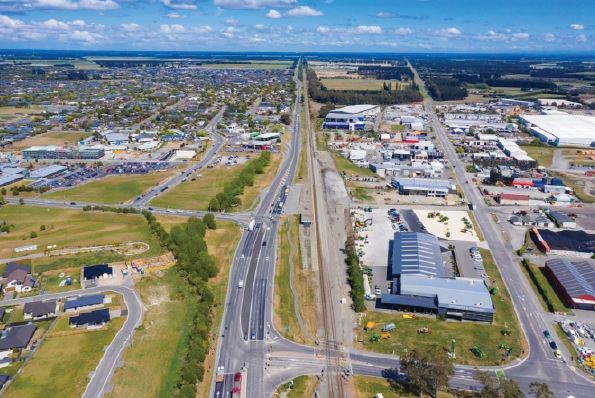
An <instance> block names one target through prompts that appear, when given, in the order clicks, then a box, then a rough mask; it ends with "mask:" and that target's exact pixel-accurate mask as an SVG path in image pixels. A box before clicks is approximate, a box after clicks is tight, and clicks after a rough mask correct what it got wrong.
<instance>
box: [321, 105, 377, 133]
mask: <svg viewBox="0 0 595 398" xmlns="http://www.w3.org/2000/svg"><path fill="white" fill-rule="evenodd" d="M379 110H380V108H379V107H378V105H350V106H346V107H343V108H339V109H335V110H334V111H331V112H329V113H328V114H327V115H326V117H325V118H324V123H323V125H322V126H323V127H324V128H326V129H349V130H363V129H364V127H365V126H366V119H367V118H368V117H370V116H372V115H375V114H377V113H378V112H379Z"/></svg>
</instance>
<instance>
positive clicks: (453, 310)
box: [380, 232, 494, 322]
mask: <svg viewBox="0 0 595 398" xmlns="http://www.w3.org/2000/svg"><path fill="white" fill-rule="evenodd" d="M389 271H390V272H389V274H390V276H391V278H392V279H393V285H392V291H391V293H384V294H382V296H381V298H380V305H382V306H384V307H388V308H392V309H396V310H404V311H414V312H424V313H433V314H436V315H438V316H444V317H446V318H450V319H458V320H470V321H484V322H492V321H493V319H494V306H493V304H492V298H491V296H490V293H489V291H488V288H487V286H486V285H485V283H484V281H483V280H481V279H474V278H455V277H446V276H445V275H446V272H445V269H444V264H443V262H442V255H441V249H440V244H439V242H438V238H436V237H435V236H433V235H430V234H425V233H419V232H400V233H399V232H397V233H395V237H394V240H393V254H392V257H391V261H390V270H389Z"/></svg>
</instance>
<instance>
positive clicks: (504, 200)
mask: <svg viewBox="0 0 595 398" xmlns="http://www.w3.org/2000/svg"><path fill="white" fill-rule="evenodd" d="M496 199H497V201H498V203H500V204H501V205H511V206H528V205H529V195H518V194H514V193H501V194H498V196H497V197H496Z"/></svg>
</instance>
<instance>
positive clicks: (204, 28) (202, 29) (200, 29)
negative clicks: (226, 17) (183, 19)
mask: <svg viewBox="0 0 595 398" xmlns="http://www.w3.org/2000/svg"><path fill="white" fill-rule="evenodd" d="M192 31H193V32H194V33H201V34H206V33H211V32H212V31H213V28H211V27H210V26H209V25H203V26H197V27H195V28H193V29H192Z"/></svg>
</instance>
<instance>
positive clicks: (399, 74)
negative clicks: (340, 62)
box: [357, 65, 413, 80]
mask: <svg viewBox="0 0 595 398" xmlns="http://www.w3.org/2000/svg"><path fill="white" fill-rule="evenodd" d="M357 72H358V74H360V75H365V76H374V77H375V78H376V79H380V80H395V79H396V80H413V71H412V70H411V69H410V68H409V67H408V66H376V65H366V66H360V67H358V68H357Z"/></svg>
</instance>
